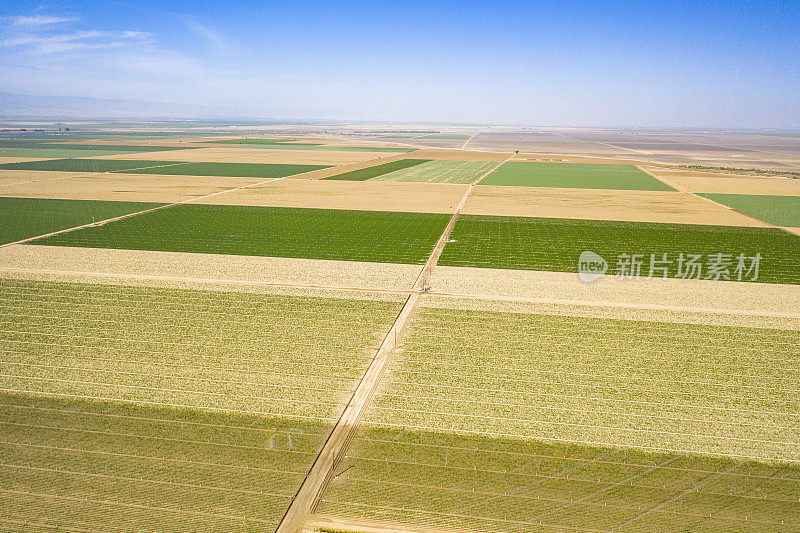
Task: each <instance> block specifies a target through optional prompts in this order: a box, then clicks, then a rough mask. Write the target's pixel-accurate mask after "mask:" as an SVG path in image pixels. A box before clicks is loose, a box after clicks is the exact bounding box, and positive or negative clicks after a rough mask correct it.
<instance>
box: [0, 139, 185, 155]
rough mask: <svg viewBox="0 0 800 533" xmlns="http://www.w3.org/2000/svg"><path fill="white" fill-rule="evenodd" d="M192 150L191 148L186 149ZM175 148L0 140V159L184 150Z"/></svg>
mask: <svg viewBox="0 0 800 533" xmlns="http://www.w3.org/2000/svg"><path fill="white" fill-rule="evenodd" d="M186 148H190V147H188V146H187V147H186ZM182 149H184V148H183V147H174V146H135V145H129V144H115V145H108V144H71V143H55V142H52V141H50V142H45V141H13V140H5V141H4V140H0V157H46V158H70V157H89V156H100V155H116V154H128V153H141V152H163V151H168V150H182Z"/></svg>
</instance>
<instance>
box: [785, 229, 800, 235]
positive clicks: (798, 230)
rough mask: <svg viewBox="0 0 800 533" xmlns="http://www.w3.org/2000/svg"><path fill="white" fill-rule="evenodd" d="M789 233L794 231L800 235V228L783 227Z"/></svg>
mask: <svg viewBox="0 0 800 533" xmlns="http://www.w3.org/2000/svg"><path fill="white" fill-rule="evenodd" d="M783 229H785V230H786V231H788V232H789V233H794V234H795V235H800V228H783Z"/></svg>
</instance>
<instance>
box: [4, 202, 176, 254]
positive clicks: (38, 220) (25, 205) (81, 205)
mask: <svg viewBox="0 0 800 533" xmlns="http://www.w3.org/2000/svg"><path fill="white" fill-rule="evenodd" d="M159 205H162V204H154V203H144V202H102V201H95V200H50V199H42V198H2V197H0V244H5V243H9V242H14V241H18V240H21V239H27V238H28V237H35V236H37V235H44V234H46V233H51V232H53V231H58V230H62V229H67V228H74V227H75V226H82V225H84V224H89V223H91V222H99V221H101V220H106V219H109V218H114V217H118V216H121V215H127V214H128V213H135V212H137V211H144V210H146V209H152V208H153V207H158V206H159Z"/></svg>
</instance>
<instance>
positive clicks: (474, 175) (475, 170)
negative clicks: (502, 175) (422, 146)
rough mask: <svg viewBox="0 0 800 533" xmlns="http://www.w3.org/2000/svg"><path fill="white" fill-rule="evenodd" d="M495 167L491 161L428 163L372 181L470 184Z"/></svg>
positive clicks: (384, 175) (390, 173) (396, 171)
mask: <svg viewBox="0 0 800 533" xmlns="http://www.w3.org/2000/svg"><path fill="white" fill-rule="evenodd" d="M496 165H497V163H494V162H491V161H428V162H426V163H422V164H421V165H415V166H413V167H410V168H405V169H402V170H395V171H394V172H389V173H388V174H382V175H380V176H378V177H376V178H372V179H373V180H375V181H409V182H426V183H472V182H473V181H475V180H477V179H478V178H480V177H481V176H482V175H483V174H485V173H487V172H488V171H490V170H491V169H492V168H494V167H495V166H496Z"/></svg>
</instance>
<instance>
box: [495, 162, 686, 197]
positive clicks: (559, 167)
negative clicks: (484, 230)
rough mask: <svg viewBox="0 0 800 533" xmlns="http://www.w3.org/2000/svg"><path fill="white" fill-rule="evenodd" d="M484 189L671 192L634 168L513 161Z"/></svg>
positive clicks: (496, 171)
mask: <svg viewBox="0 0 800 533" xmlns="http://www.w3.org/2000/svg"><path fill="white" fill-rule="evenodd" d="M480 185H504V186H517V187H569V188H576V189H622V190H643V191H670V190H672V188H671V187H668V186H667V185H665V184H663V183H661V182H660V181H658V180H657V179H655V178H653V177H652V176H650V175H648V174H646V173H645V172H642V171H641V170H639V169H638V168H636V167H634V166H632V165H587V164H580V163H521V162H517V161H509V162H508V163H503V165H502V166H501V167H500V168H498V169H497V170H495V171H494V172H492V173H491V174H489V175H488V176H486V177H485V178H483V179H482V180H481V182H480Z"/></svg>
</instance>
